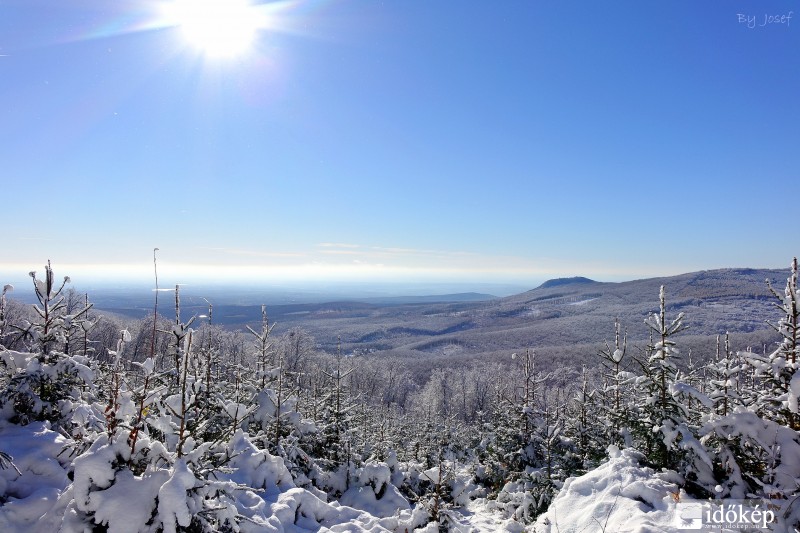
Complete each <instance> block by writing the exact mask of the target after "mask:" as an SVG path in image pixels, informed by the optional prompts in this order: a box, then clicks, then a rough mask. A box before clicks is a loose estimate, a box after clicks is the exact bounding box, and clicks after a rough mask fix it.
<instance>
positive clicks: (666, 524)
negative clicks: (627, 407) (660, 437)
mask: <svg viewBox="0 0 800 533" xmlns="http://www.w3.org/2000/svg"><path fill="white" fill-rule="evenodd" d="M0 424H1V425H0V442H1V443H2V448H3V449H4V451H6V452H7V453H9V454H10V455H12V456H13V458H14V465H15V466H16V469H15V468H6V469H3V470H0V489H2V490H0V492H2V493H4V494H5V495H6V498H7V501H5V502H4V504H3V505H2V507H0V531H3V532H39V531H41V532H45V531H48V532H49V531H56V530H59V528H62V529H61V530H62V531H69V527H68V521H64V522H63V523H62V522H61V519H62V517H63V513H64V510H65V509H68V508H69V503H70V502H69V501H67V500H68V499H69V498H70V496H71V495H72V494H74V492H75V489H74V488H72V487H73V484H72V482H71V480H70V479H69V477H68V471H67V466H68V465H69V463H70V462H71V458H69V457H66V456H65V454H64V449H65V448H64V445H65V443H66V440H65V439H64V438H63V437H62V436H60V435H58V434H57V433H55V432H53V431H50V430H49V429H48V428H47V424H45V423H32V424H30V425H28V426H24V427H23V426H17V425H14V424H10V423H7V422H2V423H0ZM610 455H611V458H610V460H608V461H607V462H605V463H604V464H602V465H601V466H599V467H598V468H597V469H595V470H593V471H591V472H589V473H587V474H585V475H583V476H581V477H578V478H571V479H569V480H567V481H566V482H565V484H564V487H563V489H562V490H561V492H560V493H559V494H558V496H557V497H556V499H555V500H554V502H553V504H552V505H551V507H550V509H549V510H548V511H547V512H546V513H545V514H543V515H542V516H540V517H539V519H538V520H537V521H536V523H535V524H530V525H527V526H525V525H523V524H521V523H519V522H516V521H514V520H513V519H508V518H504V517H503V516H502V515H501V513H499V512H497V511H495V510H492V502H491V501H488V500H486V499H483V498H479V499H475V500H472V501H470V502H469V503H468V504H467V505H466V506H464V507H462V508H460V509H457V510H455V511H454V512H453V513H452V517H453V524H452V526H451V530H452V531H457V532H459V533H483V532H486V533H492V532H510V533H521V532H525V531H527V532H536V533H566V532H580V531H585V532H594V531H597V532H601V531H603V532H615V533H626V532H630V533H648V532H652V533H656V532H659V533H679V532H680V531H685V530H683V529H681V527H680V526H681V522H680V519H681V517H680V510H681V509H680V505H679V502H686V501H690V500H691V499H690V498H689V497H688V496H687V495H686V494H685V492H683V491H682V490H680V489H679V487H678V485H677V483H676V481H677V479H675V474H671V473H663V472H662V473H657V472H654V471H653V470H651V469H649V468H646V467H642V466H640V464H639V463H640V459H641V455H640V454H639V453H637V452H635V451H633V450H622V451H619V450H616V449H611V450H610ZM17 470H18V471H19V472H17ZM274 492H275V493H274V494H273V493H269V492H267V493H266V494H264V496H263V498H264V500H265V503H266V505H265V506H263V507H264V509H265V512H264V514H266V515H269V514H270V513H271V514H272V519H270V520H267V521H264V522H262V523H261V525H260V526H259V525H258V522H259V521H258V520H256V521H255V522H254V523H251V524H248V527H247V528H246V529H247V530H248V531H284V532H287V533H289V532H298V533H299V532H306V531H320V532H325V531H331V532H346V531H347V532H370V533H378V532H386V531H399V532H403V531H405V529H406V528H407V527H408V526H409V525H411V524H412V523H413V521H412V519H411V513H410V511H409V510H405V511H403V512H401V513H396V514H395V515H394V516H392V515H391V514H390V513H386V512H385V511H386V510H385V509H379V508H378V507H376V506H375V501H374V495H373V494H368V495H366V496H364V497H359V495H357V494H350V495H349V496H348V503H350V504H351V507H348V506H344V505H340V504H338V503H336V502H333V503H327V502H325V501H323V500H320V499H319V498H318V497H317V495H314V494H311V493H310V492H309V491H306V490H304V489H300V488H288V487H283V488H280V490H279V491H278V490H277V489H276V491H274ZM135 496H136V495H135V494H119V495H118V498H119V499H120V501H119V502H106V503H107V505H109V506H111V507H113V508H114V509H116V513H122V514H123V515H124V513H125V512H126V508H130V506H131V505H135V502H136V498H135ZM367 496H370V497H371V498H368V497H367ZM112 504H113V505H112ZM355 507H358V508H360V509H366V510H369V511H372V512H373V513H375V514H378V515H383V517H380V516H374V515H373V514H370V513H368V512H366V511H364V510H357V509H356V508H355ZM387 514H389V516H387ZM304 515H305V516H304ZM298 516H299V517H300V518H299V519H298V518H297V517H298ZM276 517H278V518H280V520H275V518H276ZM116 518H117V519H119V518H120V517H119V516H117V517H116ZM266 518H270V517H269V516H267V517H266ZM118 523H119V522H118ZM65 527H66V529H64V528H65ZM409 531H410V529H409ZM416 531H420V532H435V531H437V528H436V526H435V525H433V524H430V525H428V526H427V527H425V528H420V529H417V530H416Z"/></svg>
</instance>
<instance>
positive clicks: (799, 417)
mask: <svg viewBox="0 0 800 533" xmlns="http://www.w3.org/2000/svg"><path fill="white" fill-rule="evenodd" d="M797 277H798V269H797V258H796V257H795V258H794V259H792V264H791V271H790V275H789V278H788V279H787V280H786V287H785V288H784V290H783V293H780V292H778V291H777V290H775V289H774V288H773V287H772V284H771V283H770V281H769V280H767V286H768V287H769V290H770V292H771V293H772V295H773V296H775V298H776V299H777V300H778V302H776V303H775V306H776V307H777V308H778V309H779V311H780V312H781V314H782V315H783V316H782V317H781V318H780V320H779V321H778V323H777V324H772V323H770V326H772V328H773V329H775V331H776V332H777V333H778V334H779V335H780V337H781V340H780V343H779V345H778V347H777V348H776V349H775V350H774V351H773V352H771V353H770V354H769V355H768V356H767V357H764V358H759V359H758V360H756V361H753V362H754V363H755V364H756V374H757V377H758V379H759V380H760V382H761V387H762V389H761V394H760V395H759V401H758V404H757V406H756V409H757V412H758V413H759V414H760V415H761V416H763V417H764V418H767V419H769V420H773V421H775V422H777V423H779V424H781V425H784V426H787V427H789V428H791V429H793V430H795V431H797V430H800V409H798V398H800V373H798V372H797V369H798V367H800V303H799V302H798V300H800V291H798V286H797Z"/></svg>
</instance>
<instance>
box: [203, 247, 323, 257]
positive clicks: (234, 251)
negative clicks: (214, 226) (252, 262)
mask: <svg viewBox="0 0 800 533" xmlns="http://www.w3.org/2000/svg"><path fill="white" fill-rule="evenodd" d="M201 250H210V251H212V252H219V253H222V254H225V255H239V256H247V257H308V254H305V253H301V252H267V251H263V250H249V249H242V248H225V247H206V248H201Z"/></svg>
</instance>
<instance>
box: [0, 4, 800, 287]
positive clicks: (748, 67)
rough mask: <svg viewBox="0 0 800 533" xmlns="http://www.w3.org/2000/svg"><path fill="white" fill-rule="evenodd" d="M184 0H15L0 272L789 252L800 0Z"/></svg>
mask: <svg viewBox="0 0 800 533" xmlns="http://www.w3.org/2000/svg"><path fill="white" fill-rule="evenodd" d="M207 3H208V5H209V6H211V5H212V4H213V3H214V1H213V0H209V2H207ZM187 5H190V4H187V3H186V2H185V1H184V0H180V1H177V0H176V1H173V0H148V1H144V2H118V3H113V4H109V3H108V2H105V1H101V0H89V1H87V2H81V3H75V2H70V1H67V2H59V3H57V4H53V3H52V2H47V1H45V0H10V1H8V2H4V4H3V17H0V101H2V102H4V106H3V110H2V111H0V123H2V124H3V127H2V128H0V161H2V162H3V168H2V170H0V173H2V175H3V180H2V183H3V192H4V199H5V202H4V205H3V220H4V242H3V254H2V256H0V275H3V276H6V277H7V278H10V279H13V280H17V279H20V278H24V277H25V275H26V274H27V272H29V271H31V270H39V271H41V270H42V267H43V265H44V263H45V262H46V261H47V260H48V259H50V260H52V262H53V267H54V269H55V271H56V275H70V276H71V277H72V278H73V279H74V280H75V281H78V280H80V279H81V278H85V279H91V280H92V282H95V281H97V280H103V281H106V280H110V281H114V280H120V281H139V280H141V281H143V282H146V281H150V280H152V274H153V261H152V259H153V258H152V254H153V248H154V247H158V248H159V252H158V258H159V271H160V275H161V276H163V281H164V283H170V282H184V281H193V280H202V281H219V282H225V281H236V282H247V281H248V280H253V281H256V282H260V283H269V282H278V283H285V282H303V281H306V282H321V281H336V282H381V283H384V282H459V283H460V282H466V283H479V282H483V283H509V284H519V285H522V286H530V287H532V286H535V285H536V284H538V283H539V282H541V281H543V280H545V279H548V278H553V277H567V276H575V275H581V276H587V277H590V278H593V279H598V280H601V281H622V280H627V279H636V278H644V277H654V276H662V275H674V274H680V273H685V272H691V271H696V270H706V269H715V268H725V267H768V268H783V267H785V266H786V265H787V264H788V262H789V260H790V259H791V257H792V255H797V253H798V251H797V244H798V241H797V238H796V235H795V233H796V232H795V231H794V228H795V227H796V222H795V221H796V214H795V211H796V205H795V204H796V200H794V196H796V195H795V194H794V192H792V191H794V190H795V189H796V182H797V178H798V174H797V173H798V169H800V152H798V151H797V149H796V147H797V146H800V128H798V127H797V125H798V124H800V104H798V99H797V95H798V94H800V55H798V54H797V50H800V33H798V32H800V15H797V14H794V15H791V14H792V13H794V10H795V9H796V8H797V6H796V3H794V2H792V1H790V0H770V1H769V2H766V3H756V2H751V1H740V0H734V1H732V2H724V3H720V2H703V3H696V2H694V1H690V0H679V1H677V2H670V3H642V2H635V1H632V0H630V1H620V2H613V3H597V2H588V1H586V2H580V1H576V2H558V3H542V2H528V1H523V0H512V1H509V2H503V3H501V4H497V3H485V2H484V3H477V2H455V1H452V0H443V1H441V2H421V1H420V2H399V1H388V2H383V3H378V2H370V1H367V0H344V1H333V0H326V1H303V0H293V1H281V2H250V3H248V2H245V3H244V4H243V5H239V7H237V9H238V10H239V11H236V12H233V11H229V12H222V15H220V14H219V13H216V12H211V11H209V12H208V14H207V15H204V17H205V18H203V17H201V18H198V17H197V16H196V15H198V13H200V14H203V13H204V11H202V10H200V11H197V12H196V11H193V10H191V9H189V10H188V11H187V10H186V6H187ZM221 5H222V4H221ZM209 9H210V7H209ZM242 10H245V11H242ZM765 11H766V12H769V13H770V14H773V13H774V14H780V15H784V14H785V15H787V16H789V19H787V22H786V23H776V24H770V25H765V26H758V25H757V26H755V27H749V26H748V25H747V24H742V23H741V22H740V20H741V19H740V17H739V14H747V15H752V16H756V17H763V15H764V12H765ZM792 16H794V17H795V18H792ZM759 20H760V18H759ZM229 23H230V24H242V25H243V26H228V25H227V24H229ZM234 45H235V46H234ZM0 281H2V280H0Z"/></svg>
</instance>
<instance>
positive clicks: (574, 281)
mask: <svg viewBox="0 0 800 533" xmlns="http://www.w3.org/2000/svg"><path fill="white" fill-rule="evenodd" d="M586 283H597V282H596V281H595V280H593V279H589V278H584V277H583V276H575V277H572V278H555V279H549V280H547V281H545V282H544V283H542V284H541V285H539V286H538V287H537V289H549V288H551V287H560V286H562V285H580V284H586Z"/></svg>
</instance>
